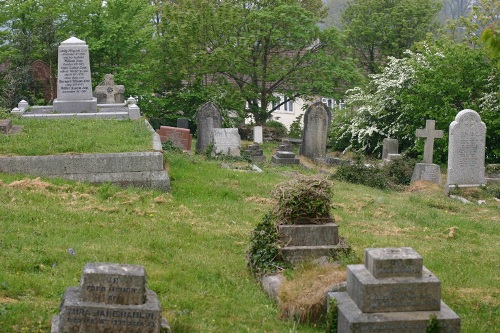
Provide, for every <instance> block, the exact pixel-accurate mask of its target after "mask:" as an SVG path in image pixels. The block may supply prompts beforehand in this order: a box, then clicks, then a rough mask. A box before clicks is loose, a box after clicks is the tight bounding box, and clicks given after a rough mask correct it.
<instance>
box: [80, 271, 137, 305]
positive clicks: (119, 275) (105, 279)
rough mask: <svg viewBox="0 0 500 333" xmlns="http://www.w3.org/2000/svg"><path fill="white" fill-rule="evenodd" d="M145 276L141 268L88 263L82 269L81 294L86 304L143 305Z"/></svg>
mask: <svg viewBox="0 0 500 333" xmlns="http://www.w3.org/2000/svg"><path fill="white" fill-rule="evenodd" d="M146 288H147V281H146V274H145V272H144V268H143V267H142V266H134V265H118V264H109V263H90V264H87V265H85V268H84V269H83V275H82V282H81V293H80V296H81V298H82V300H84V301H86V302H96V303H107V304H127V305H136V304H143V303H144V302H145V300H146Z"/></svg>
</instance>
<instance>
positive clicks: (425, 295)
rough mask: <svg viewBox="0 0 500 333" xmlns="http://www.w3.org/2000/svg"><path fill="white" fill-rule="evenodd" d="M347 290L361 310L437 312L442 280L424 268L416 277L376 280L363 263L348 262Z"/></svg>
mask: <svg viewBox="0 0 500 333" xmlns="http://www.w3.org/2000/svg"><path fill="white" fill-rule="evenodd" d="M347 292H348V293H349V296H350V297H351V298H352V300H353V301H354V303H356V305H357V306H358V307H359V309H360V310H361V311H362V312H401V311H439V307H440V304H441V282H440V281H439V279H438V278H437V277H436V276H434V274H432V273H431V272H430V271H429V270H428V269H427V268H425V267H423V274H422V277H419V278H416V277H394V278H385V279H376V278H374V277H373V275H372V274H371V273H370V272H369V271H368V270H367V269H366V268H365V266H364V265H349V266H347Z"/></svg>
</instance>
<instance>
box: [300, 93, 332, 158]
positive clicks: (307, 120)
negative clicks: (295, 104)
mask: <svg viewBox="0 0 500 333" xmlns="http://www.w3.org/2000/svg"><path fill="white" fill-rule="evenodd" d="M331 119H332V117H331V114H330V110H329V108H328V107H327V106H326V105H325V104H323V103H321V102H318V103H314V104H313V105H311V106H309V107H308V108H307V110H306V112H305V114H304V130H303V133H302V145H301V146H300V155H303V156H306V157H309V158H311V159H315V158H324V157H325V156H326V142H327V138H328V129H329V128H330V123H331Z"/></svg>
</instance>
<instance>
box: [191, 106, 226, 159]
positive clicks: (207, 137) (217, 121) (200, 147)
mask: <svg viewBox="0 0 500 333" xmlns="http://www.w3.org/2000/svg"><path fill="white" fill-rule="evenodd" d="M196 120H197V122H198V124H197V126H198V129H197V139H196V152H197V153H198V154H203V153H204V152H205V151H206V150H207V148H208V147H209V146H210V144H212V142H213V129H214V128H221V127H222V116H221V114H220V111H219V109H218V108H217V107H216V106H215V105H214V104H213V103H211V102H209V103H205V104H203V105H202V106H200V108H199V109H198V113H197V115H196Z"/></svg>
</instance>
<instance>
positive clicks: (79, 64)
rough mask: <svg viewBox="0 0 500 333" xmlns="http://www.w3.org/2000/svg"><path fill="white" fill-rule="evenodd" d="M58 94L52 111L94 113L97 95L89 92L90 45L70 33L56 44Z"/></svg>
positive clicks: (90, 88)
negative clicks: (95, 96) (70, 35)
mask: <svg viewBox="0 0 500 333" xmlns="http://www.w3.org/2000/svg"><path fill="white" fill-rule="evenodd" d="M57 69H58V71H57V98H56V99H55V100H54V111H55V112H58V113H81V112H85V113H94V112H96V111H97V99H96V98H94V97H93V96H92V82H91V78H90V60H89V48H88V46H87V44H86V43H85V42H84V41H82V40H80V39H78V38H75V37H71V38H69V39H67V40H65V41H64V42H62V43H61V45H59V48H58V67H57Z"/></svg>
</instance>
